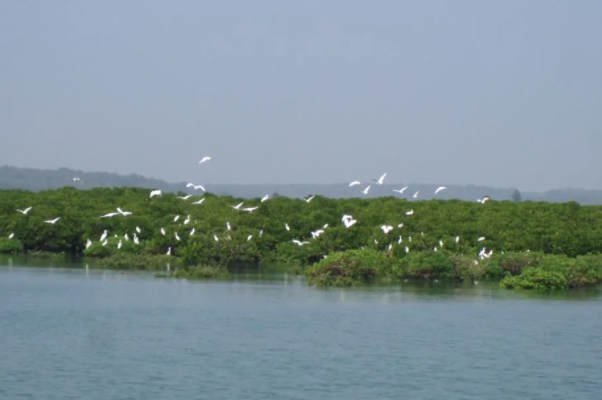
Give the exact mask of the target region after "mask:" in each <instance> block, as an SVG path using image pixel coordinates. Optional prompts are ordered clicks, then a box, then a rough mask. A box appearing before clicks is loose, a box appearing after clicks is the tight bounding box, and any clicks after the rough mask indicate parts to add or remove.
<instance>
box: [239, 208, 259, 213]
mask: <svg viewBox="0 0 602 400" xmlns="http://www.w3.org/2000/svg"><path fill="white" fill-rule="evenodd" d="M258 208H259V207H247V208H243V209H241V211H247V212H253V211H255V210H257V209H258Z"/></svg>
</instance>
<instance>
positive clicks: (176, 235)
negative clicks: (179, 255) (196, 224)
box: [173, 232, 180, 242]
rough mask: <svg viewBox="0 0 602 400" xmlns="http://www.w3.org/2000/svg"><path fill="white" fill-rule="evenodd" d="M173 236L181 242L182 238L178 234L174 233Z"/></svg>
mask: <svg viewBox="0 0 602 400" xmlns="http://www.w3.org/2000/svg"><path fill="white" fill-rule="evenodd" d="M173 234H174V236H175V237H176V240H177V241H178V242H179V241H180V236H179V235H178V232H174V233H173Z"/></svg>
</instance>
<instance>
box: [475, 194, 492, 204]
mask: <svg viewBox="0 0 602 400" xmlns="http://www.w3.org/2000/svg"><path fill="white" fill-rule="evenodd" d="M487 200H490V197H489V196H485V197H483V198H482V199H477V201H478V202H479V203H483V204H485V202H486V201H487Z"/></svg>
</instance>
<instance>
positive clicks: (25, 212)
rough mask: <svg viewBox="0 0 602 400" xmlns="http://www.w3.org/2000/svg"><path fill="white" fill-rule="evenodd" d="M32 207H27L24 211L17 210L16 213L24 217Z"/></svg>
mask: <svg viewBox="0 0 602 400" xmlns="http://www.w3.org/2000/svg"><path fill="white" fill-rule="evenodd" d="M32 208H33V207H27V208H26V209H25V210H19V209H18V208H17V211H19V212H20V213H21V214H23V215H26V214H27V213H28V212H29V211H31V209H32Z"/></svg>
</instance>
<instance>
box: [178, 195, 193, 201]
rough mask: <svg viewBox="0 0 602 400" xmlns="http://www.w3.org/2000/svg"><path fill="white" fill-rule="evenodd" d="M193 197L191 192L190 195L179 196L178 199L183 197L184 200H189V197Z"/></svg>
mask: <svg viewBox="0 0 602 400" xmlns="http://www.w3.org/2000/svg"><path fill="white" fill-rule="evenodd" d="M191 197H192V195H191V194H189V195H186V196H178V199H182V200H188V199H189V198H191Z"/></svg>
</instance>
